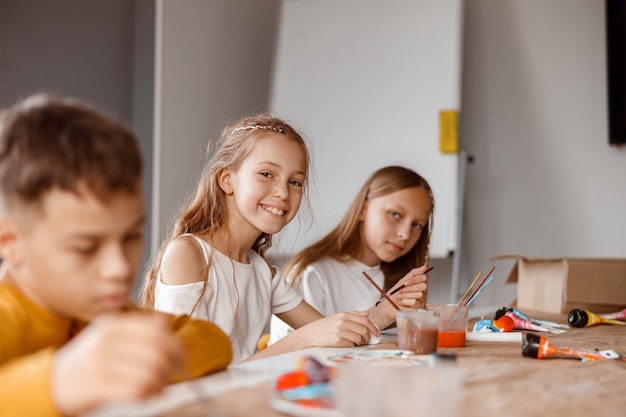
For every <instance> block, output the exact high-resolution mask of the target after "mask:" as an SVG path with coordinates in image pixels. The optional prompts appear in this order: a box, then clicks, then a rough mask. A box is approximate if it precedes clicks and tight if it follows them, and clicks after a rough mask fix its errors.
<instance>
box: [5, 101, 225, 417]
mask: <svg viewBox="0 0 626 417" xmlns="http://www.w3.org/2000/svg"><path fill="white" fill-rule="evenodd" d="M141 174H142V160H141V154H140V151H139V147H138V144H137V140H136V137H135V136H134V135H133V133H132V132H131V131H130V130H129V129H127V128H126V127H124V126H123V125H122V124H121V123H119V122H118V121H116V120H114V119H112V118H110V117H108V116H106V115H104V114H103V113H101V112H100V111H98V110H96V109H93V108H91V107H89V106H87V105H85V104H83V103H80V102H78V101H75V100H71V99H66V98H60V97H55V96H50V95H43V94H40V95H35V96H32V97H30V98H27V99H26V100H24V101H22V102H20V103H18V104H16V105H15V106H13V107H11V108H9V109H6V110H4V111H3V112H2V113H0V258H2V264H1V265H0V317H2V320H0V335H2V336H1V342H0V415H14V416H17V415H24V416H25V415H29V416H56V415H67V416H72V415H77V414H83V413H86V412H89V411H90V410H93V409H94V408H95V407H98V406H101V405H104V404H106V403H108V402H112V401H119V400H132V399H139V398H144V397H146V396H149V395H152V394H154V393H157V392H159V391H160V390H161V389H162V388H163V387H164V385H166V384H167V383H169V382H172V381H174V380H178V379H184V378H189V377H197V376H200V375H204V374H207V373H211V372H214V371H217V370H221V369H224V368H225V367H226V366H227V365H228V364H229V363H230V360H231V357H232V351H231V345H230V341H229V339H228V337H227V336H226V335H225V334H224V333H223V332H222V331H221V330H220V329H219V328H218V327H217V326H215V325H214V324H212V323H209V322H204V321H199V320H193V319H190V318H189V317H186V316H179V317H175V316H169V315H165V314H162V313H156V312H149V311H140V310H139V309H138V308H137V307H135V306H134V305H133V304H132V303H131V302H130V293H131V291H132V288H133V283H134V279H135V277H136V275H137V273H138V270H139V266H140V263H141V257H142V251H143V229H144V221H145V213H144V204H143V199H142V193H141Z"/></svg>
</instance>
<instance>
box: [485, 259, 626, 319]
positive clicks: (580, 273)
mask: <svg viewBox="0 0 626 417" xmlns="http://www.w3.org/2000/svg"><path fill="white" fill-rule="evenodd" d="M506 258H509V259H510V258H515V259H516V262H515V265H514V266H513V269H512V270H511V272H510V273H509V276H508V278H507V280H506V282H508V283H515V282H517V308H519V309H520V310H522V311H523V310H524V309H530V310H537V311H544V312H547V313H557V314H562V313H565V314H566V313H569V311H570V310H572V309H574V308H585V309H588V310H589V311H592V312H594V313H612V312H616V311H620V310H622V309H624V308H626V259H599V258H598V259H593V258H589V259H585V258H560V259H530V258H525V257H522V256H516V255H500V256H498V257H496V258H494V259H506Z"/></svg>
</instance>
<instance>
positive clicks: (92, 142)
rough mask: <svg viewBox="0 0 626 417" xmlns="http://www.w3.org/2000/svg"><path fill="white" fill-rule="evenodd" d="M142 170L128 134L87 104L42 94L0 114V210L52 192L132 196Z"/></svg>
mask: <svg viewBox="0 0 626 417" xmlns="http://www.w3.org/2000/svg"><path fill="white" fill-rule="evenodd" d="M142 169H143V167H142V158H141V151H140V149H139V145H138V143H137V138H136V137H135V135H134V134H133V133H132V131H131V130H130V129H129V128H127V127H126V126H124V125H123V124H122V123H120V122H119V121H117V120H115V119H113V118H112V117H109V116H107V115H105V114H103V113H102V112H101V111H99V110H96V109H95V108H93V107H90V106H89V105H87V104H85V103H82V102H80V101H77V100H74V99H70V98H62V97H59V96H55V95H52V94H44V93H40V94H35V95H32V96H30V97H28V98H26V99H25V100H23V101H20V102H19V103H17V104H15V105H14V106H12V107H10V108H7V109H5V110H3V111H2V112H0V210H5V209H7V208H10V207H11V206H12V205H14V204H15V203H27V204H29V205H38V204H39V203H41V200H42V198H43V196H44V195H45V194H46V193H47V192H48V191H50V190H52V189H55V188H58V189H61V190H64V191H69V192H73V193H76V194H79V193H80V189H81V186H86V188H87V189H88V190H89V191H90V192H92V193H93V194H94V195H95V196H96V197H97V198H98V199H100V200H102V201H106V200H107V198H108V197H109V196H110V195H111V194H112V193H114V192H117V191H120V190H123V191H127V192H129V193H135V192H138V191H139V190H138V187H140V179H141V175H142Z"/></svg>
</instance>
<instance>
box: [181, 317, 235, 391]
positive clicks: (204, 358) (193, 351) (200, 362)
mask: <svg viewBox="0 0 626 417" xmlns="http://www.w3.org/2000/svg"><path fill="white" fill-rule="evenodd" d="M172 328H173V330H174V334H175V335H176V337H177V338H178V339H179V340H180V341H181V342H182V344H183V346H184V347H185V349H186V352H187V355H186V367H187V370H188V373H189V374H188V375H181V376H178V377H176V378H175V380H183V379H190V378H191V377H199V376H202V375H207V374H210V373H213V372H217V371H221V370H223V369H226V367H227V366H228V365H229V364H230V362H231V360H232V358H233V350H232V346H231V343H230V339H229V338H228V336H227V335H226V334H225V333H224V332H223V331H222V330H221V329H220V328H219V327H218V326H217V325H215V324H213V323H211V322H209V321H205V320H197V319H193V318H191V317H189V316H172Z"/></svg>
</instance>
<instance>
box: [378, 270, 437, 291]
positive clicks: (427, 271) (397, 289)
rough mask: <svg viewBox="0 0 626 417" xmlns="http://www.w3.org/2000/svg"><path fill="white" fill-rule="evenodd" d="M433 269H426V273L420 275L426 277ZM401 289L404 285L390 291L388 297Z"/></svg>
mask: <svg viewBox="0 0 626 417" xmlns="http://www.w3.org/2000/svg"><path fill="white" fill-rule="evenodd" d="M433 268H434V266H431V267H430V268H428V269H427V270H426V271H424V273H423V274H422V275H426V274H428V273H429V272H430V271H432V270H433ZM402 288H404V285H400V286H399V287H398V288H396V289H395V290H393V291H391V292H390V293H389V296H390V297H391V296H392V295H394V294H395V293H397V292H398V291H400V290H401V289H402Z"/></svg>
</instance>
